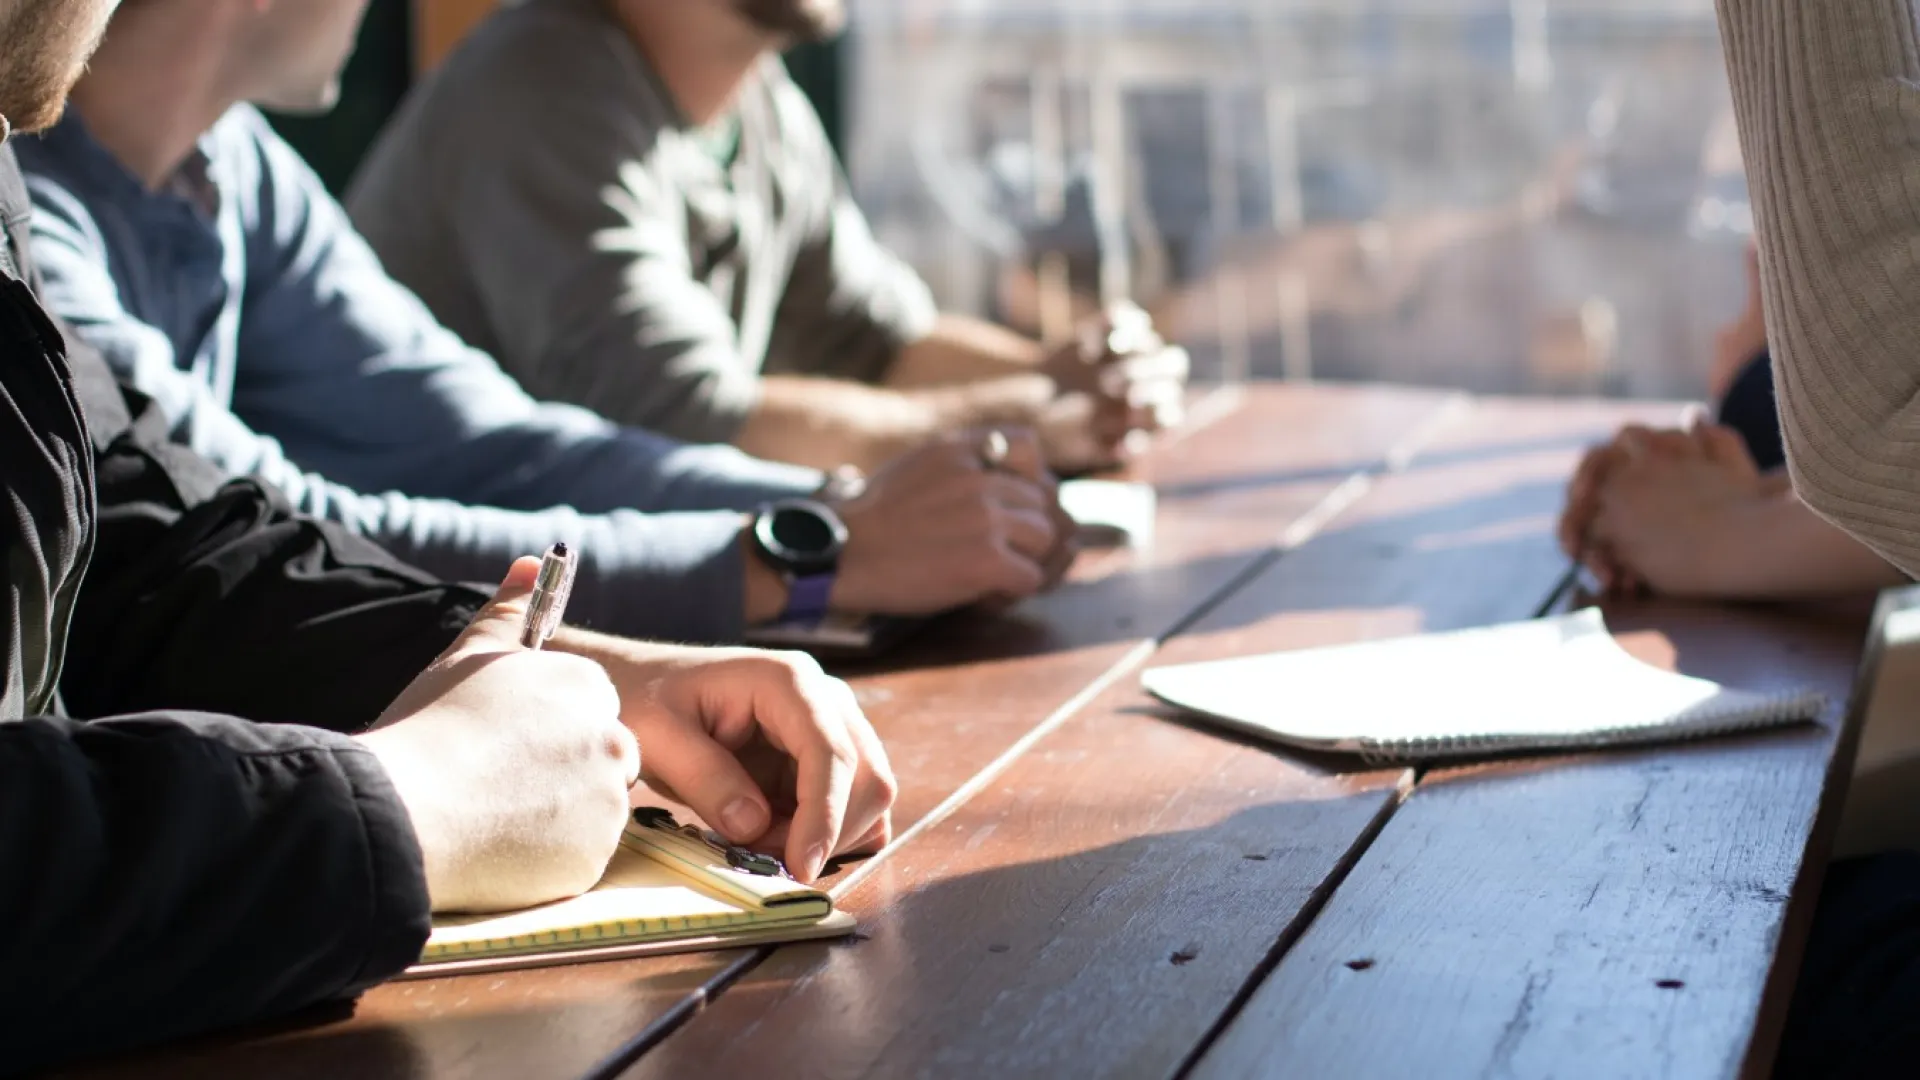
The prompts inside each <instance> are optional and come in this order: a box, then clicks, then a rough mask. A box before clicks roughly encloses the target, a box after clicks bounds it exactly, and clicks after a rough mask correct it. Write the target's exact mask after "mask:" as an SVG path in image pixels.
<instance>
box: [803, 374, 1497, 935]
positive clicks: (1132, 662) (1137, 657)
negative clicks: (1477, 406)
mask: <svg viewBox="0 0 1920 1080" xmlns="http://www.w3.org/2000/svg"><path fill="white" fill-rule="evenodd" d="M1471 403H1472V398H1471V397H1470V396H1469V395H1466V394H1454V395H1449V397H1448V398H1447V400H1446V401H1445V402H1443V403H1442V404H1441V406H1440V407H1439V408H1438V409H1436V410H1435V411H1434V415H1433V417H1432V418H1431V419H1429V420H1428V421H1427V422H1425V423H1423V424H1421V425H1420V426H1419V427H1417V428H1415V429H1414V430H1413V432H1412V433H1411V434H1409V435H1408V436H1407V437H1405V438H1403V439H1401V440H1400V441H1399V442H1396V443H1395V444H1394V445H1393V446H1390V447H1388V448H1387V452H1386V453H1385V454H1383V455H1381V460H1380V462H1379V463H1378V464H1376V465H1371V466H1368V467H1366V468H1364V469H1362V470H1361V471H1358V472H1355V473H1354V474H1353V475H1351V476H1349V477H1347V478H1346V479H1345V480H1343V481H1341V482H1340V484H1339V485H1338V486H1337V487H1335V488H1334V489H1333V490H1332V491H1329V492H1328V493H1327V494H1326V495H1324V496H1322V497H1321V498H1320V500H1319V501H1318V502H1316V503H1314V505H1313V506H1312V507H1311V508H1309V509H1308V510H1307V512H1306V513H1304V514H1302V515H1300V516H1299V517H1298V518H1296V519H1295V520H1294V521H1293V523H1292V524H1290V525H1288V526H1287V528H1286V529H1284V530H1283V531H1282V532H1281V534H1280V536H1279V537H1278V538H1276V539H1275V541H1274V543H1273V544H1272V545H1271V546H1269V547H1268V549H1267V550H1266V551H1263V552H1261V553H1260V554H1259V555H1258V556H1256V557H1255V558H1253V559H1252V560H1251V561H1250V562H1249V563H1248V565H1247V566H1246V567H1244V568H1242V570H1241V572H1240V573H1238V574H1235V575H1234V576H1233V577H1231V578H1229V579H1228V580H1227V581H1225V582H1223V583H1222V584H1221V585H1220V586H1219V587H1218V588H1216V589H1214V590H1213V591H1212V592H1210V593H1208V594H1207V595H1206V596H1205V597H1203V598H1202V599H1201V600H1200V602H1199V603H1197V604H1196V605H1195V606H1194V607H1193V609H1192V610H1191V611H1189V612H1188V613H1187V614H1186V615H1185V616H1183V617H1181V618H1179V619H1176V620H1174V622H1173V624H1172V625H1170V626H1169V627H1167V628H1166V629H1165V630H1162V631H1159V632H1156V633H1155V634H1153V635H1152V636H1150V637H1148V638H1146V639H1144V640H1142V641H1141V642H1140V643H1139V644H1137V645H1135V646H1134V647H1133V648H1132V649H1129V650H1128V651H1127V654H1126V655H1125V656H1122V657H1121V658H1120V659H1118V660H1116V661H1114V663H1113V666H1112V667H1109V668H1108V669H1107V670H1106V671H1103V672H1101V673H1100V674H1099V675H1098V676H1096V677H1095V678H1094V679H1093V681H1092V682H1090V683H1088V684H1087V685H1086V686H1084V687H1082V688H1081V689H1080V691H1079V692H1078V693H1076V694H1074V695H1073V696H1072V697H1071V698H1068V699H1067V700H1066V701H1065V702H1063V703H1062V704H1061V705H1060V707H1059V708H1057V709H1055V710H1054V711H1053V712H1052V713H1050V714H1048V715H1047V716H1046V717H1044V718H1043V719H1041V721H1040V722H1039V723H1038V724H1035V725H1034V726H1033V728H1032V729H1030V730H1029V731H1028V732H1027V733H1026V734H1025V735H1022V736H1021V737H1020V738H1019V739H1018V740H1016V741H1015V742H1014V743H1013V745H1012V746H1009V747H1007V749H1006V750H1004V751H1002V752H1001V754H1000V756H999V757H996V758H994V759H993V760H992V761H990V762H988V763H987V764H986V765H984V766H982V767H981V769H980V770H979V771H978V772H976V773H974V774H973V776H972V777H971V778H969V779H968V780H967V782H966V783H964V784H962V785H960V786H959V787H958V788H956V789H955V790H954V792H953V794H951V795H949V796H947V798H945V799H943V800H942V801H941V802H940V804H939V805H938V806H936V807H934V808H933V809H932V810H930V811H928V813H927V814H926V816H925V817H922V818H921V819H920V820H919V821H917V822H914V823H913V825H912V826H910V827H908V829H907V830H906V831H905V832H903V833H901V834H900V835H899V836H898V837H896V838H895V839H894V842H893V843H891V844H889V845H887V848H886V850H884V851H882V852H880V853H879V854H877V855H875V856H874V857H873V858H871V859H868V860H866V861H865V862H863V863H862V864H861V865H860V867H859V868H858V869H856V870H855V871H854V872H853V873H851V874H849V875H848V876H847V877H846V878H845V879H844V880H842V881H841V882H839V883H838V884H836V885H835V886H834V887H833V889H832V893H833V898H834V900H836V901H839V900H841V899H843V898H844V897H846V896H847V895H848V894H850V893H851V892H852V891H853V890H854V889H856V888H858V887H859V886H860V885H861V883H863V882H865V881H866V880H867V879H868V878H869V877H871V876H873V874H874V873H875V872H877V869H878V867H879V866H880V865H881V863H882V862H883V861H884V860H885V859H886V858H887V856H888V855H889V854H890V853H892V852H895V851H899V850H901V849H903V848H905V847H906V846H907V844H908V842H910V841H911V840H912V839H913V838H914V837H916V836H919V835H921V834H922V833H925V832H926V831H927V830H929V829H932V828H934V827H936V826H938V825H940V824H941V823H942V822H944V821H946V820H947V819H948V818H950V817H952V816H953V814H954V812H955V811H957V810H959V809H960V808H961V807H962V806H965V805H966V804H967V803H968V802H970V801H971V800H972V799H973V797H974V796H975V795H978V794H979V793H980V792H981V791H982V790H983V789H985V788H986V786H987V785H989V784H991V783H993V781H995V780H997V779H999V778H1000V777H1001V776H1002V775H1004V774H1005V773H1006V771H1007V770H1008V769H1009V768H1012V766H1013V764H1014V763H1015V762H1016V761H1018V760H1019V759H1020V758H1021V757H1023V756H1025V754H1026V753H1027V751H1029V750H1031V749H1032V748H1033V746H1034V745H1035V744H1036V743H1038V742H1040V740H1042V739H1044V738H1045V737H1046V736H1047V735H1048V734H1050V733H1052V732H1053V731H1055V730H1057V729H1058V728H1059V727H1060V726H1061V725H1062V724H1064V723H1066V722H1067V721H1068V720H1069V719H1072V718H1073V717H1074V716H1075V715H1077V714H1078V713H1079V712H1080V711H1081V710H1082V709H1084V708H1085V707H1086V706H1087V705H1088V703H1090V702H1091V701H1093V700H1094V699H1095V698H1096V697H1098V696H1100V695H1101V694H1102V693H1104V692H1106V690H1107V689H1109V688H1110V687H1112V686H1113V684H1114V683H1116V682H1118V681H1119V680H1120V679H1121V678H1123V677H1125V676H1126V675H1128V674H1131V673H1132V672H1134V671H1136V670H1138V669H1139V668H1140V667H1141V666H1142V665H1143V664H1145V663H1146V661H1147V659H1148V658H1149V657H1151V656H1152V655H1153V654H1154V653H1155V652H1156V651H1158V650H1159V649H1160V647H1161V646H1163V645H1165V644H1166V643H1167V642H1168V641H1170V640H1172V639H1173V638H1174V637H1177V636H1178V635H1179V634H1180V633H1182V632H1183V631H1185V630H1186V629H1187V628H1189V627H1191V626H1193V625H1194V624H1195V623H1196V622H1197V621H1198V620H1200V619H1202V618H1204V617H1205V616H1206V615H1207V613H1208V612H1211V611H1213V610H1214V609H1215V608H1217V607H1219V606H1220V605H1221V604H1222V603H1224V602H1226V600H1227V598H1228V597H1230V596H1232V595H1233V594H1234V593H1235V592H1236V591H1238V590H1239V589H1240V588H1242V587H1243V586H1245V585H1246V584H1247V582H1249V581H1252V580H1253V579H1254V578H1255V577H1257V576H1258V575H1259V574H1260V573H1262V572H1264V571H1265V570H1267V569H1268V568H1269V567H1271V566H1272V565H1273V564H1274V563H1275V562H1277V561H1279V560H1280V559H1281V558H1282V557H1284V556H1285V555H1286V554H1287V553H1288V552H1291V551H1296V550H1298V549H1299V548H1301V547H1302V546H1304V545H1305V544H1306V543H1307V542H1308V541H1309V540H1312V539H1313V538H1314V537H1315V536H1317V535H1319V534H1320V532H1321V531H1322V530H1324V529H1325V528H1326V527H1327V526H1328V525H1329V524H1331V523H1332V522H1333V521H1334V520H1335V519H1336V518H1338V517H1339V516H1340V515H1341V514H1342V513H1345V512H1346V511H1347V510H1349V509H1351V508H1352V507H1353V506H1354V504H1355V503H1357V502H1359V501H1360V500H1361V499H1362V498H1364V497H1365V496H1366V494H1367V493H1368V492H1370V491H1372V490H1373V488H1374V486H1375V485H1376V484H1377V483H1378V482H1379V480H1380V478H1381V477H1384V476H1390V475H1392V474H1394V473H1397V472H1401V471H1404V470H1405V469H1406V468H1407V466H1408V465H1409V464H1410V463H1411V462H1412V461H1413V459H1414V458H1415V457H1416V456H1417V455H1418V453H1419V451H1420V449H1421V448H1424V447H1425V446H1427V445H1428V444H1430V443H1431V442H1432V441H1433V440H1434V439H1435V438H1437V437H1439V435H1440V433H1441V432H1443V431H1445V430H1446V429H1447V428H1448V427H1450V426H1452V425H1453V424H1454V423H1456V422H1458V421H1459V420H1461V419H1462V418H1463V417H1464V416H1465V415H1466V413H1467V412H1468V411H1470V408H1471Z"/></svg>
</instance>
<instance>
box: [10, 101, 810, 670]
mask: <svg viewBox="0 0 1920 1080" xmlns="http://www.w3.org/2000/svg"><path fill="white" fill-rule="evenodd" d="M17 149H18V153H19V157H20V164H21V166H22V167H23V168H24V169H25V170H26V172H27V174H28V178H29V186H30V188H31V190H32V194H33V201H34V210H35V220H34V226H33V244H34V254H35V257H36V258H37V260H38V261H39V263H40V269H41V272H42V274H43V275H44V277H45V286H46V292H45V296H46V300H47V303H48V305H49V306H50V307H51V308H52V309H53V311H54V312H55V313H56V314H58V315H59V316H60V317H62V318H64V319H65V320H66V321H67V322H69V323H71V324H72V325H73V326H74V328H75V329H76V330H77V331H78V332H79V333H80V334H81V336H83V337H85V338H86V339H87V340H88V341H89V342H91V343H92V344H93V345H94V346H95V347H97V348H98V349H100V350H101V351H102V352H103V353H105V354H106V357H107V360H108V362H109V363H110V364H112V365H113V367H114V369H115V371H116V372H117V373H118V374H119V376H120V377H121V378H123V379H125V380H127V381H129V382H131V383H132V384H133V385H135V386H136V387H138V388H139V389H140V390H142V391H144V392H146V393H147V394H149V395H151V396H153V397H154V398H155V399H156V400H157V401H158V402H159V403H160V405H161V407H162V408H163V409H164V410H165V411H166V413H167V415H168V416H169V417H171V418H172V419H173V421H174V424H175V436H176V437H177V438H178V439H180V440H181V441H183V442H185V443H187V444H188V445H189V446H191V447H193V449H195V450H196V451H198V452H199V453H201V454H203V455H205V456H207V457H208V458H211V459H212V460H213V461H215V462H216V463H218V464H219V465H221V466H222V467H224V468H226V469H227V470H229V471H231V472H233V473H236V474H250V475H254V476H258V477H260V478H262V479H264V480H267V481H269V482H271V483H273V484H276V485H278V486H279V487H280V488H282V489H283V490H285V491H286V492H287V494H288V495H289V496H290V497H291V498H292V499H293V500H294V502H295V503H296V505H298V506H299V507H300V508H301V509H303V510H305V511H307V512H309V513H312V514H314V515H316V516H320V517H325V518H330V519H333V520H337V521H340V522H343V523H345V524H347V525H349V526H352V527H354V528H356V529H358V530H360V531H363V532H365V533H366V534H368V535H370V536H373V537H374V538H376V539H378V540H380V541H382V542H383V543H385V544H386V545H387V546H388V547H390V548H392V549H394V550H395V551H396V552H398V553H399V554H401V555H403V556H404V557H406V558H408V559H410V560H412V561H414V562H416V563H418V564H419V565H421V566H422V567H424V568H426V569H428V570H431V571H433V572H435V573H439V574H442V575H444V576H448V577H454V578H460V579H469V580H488V579H497V578H498V576H499V575H500V574H501V573H503V572H504V570H505V568H506V564H507V562H508V561H509V560H510V559H511V557H512V556H514V555H518V554H528V553H534V552H537V551H538V550H539V549H541V548H543V547H545V546H546V545H547V544H548V543H550V542H552V541H554V540H560V539H564V540H567V541H569V542H570V543H572V544H574V545H576V546H577V547H578V548H579V549H580V550H581V552H582V563H581V566H580V577H579V584H578V586H577V588H576V593H575V595H576V601H575V605H574V608H573V610H572V611H571V612H570V614H571V615H572V616H573V617H574V620H573V621H580V622H586V623H588V624H589V625H597V626H601V627H605V628H608V629H612V630H617V631H620V632H624V633H634V634H656V635H667V636H675V637H682V638H694V639H702V640H725V639H729V638H733V637H736V636H737V635H738V634H739V632H740V628H741V627H740V612H741V608H742V600H741V588H742V584H741V582H742V570H741V565H740V559H741V551H740V545H739V542H738V531H739V523H740V516H739V513H738V512H739V511H741V510H746V509H751V508H752V507H754V506H755V505H757V504H759V503H761V502H764V501H766V500H768V499H770V498H776V497H781V496H787V495H793V494H798V493H802V492H806V491H810V490H813V489H814V488H816V487H818V486H819V484H820V476H819V474H818V473H816V472H814V471H812V470H808V469H798V468H793V467H791V466H786V465H778V464H773V463H770V462H764V461H759V460H757V459H754V458H751V457H748V456H746V455H744V454H741V453H739V452H738V451H736V450H733V449H731V448H729V447H722V446H688V445H684V444H680V443H677V442H674V441H672V440H669V439H666V438H663V437H660V436H657V435H653V434H650V433H647V432H644V431H640V430H637V429H633V428H623V427H619V426H617V425H615V424H613V423H610V422H609V421H606V420H604V419H602V418H600V417H598V416H596V415H594V414H593V413H590V412H587V411H585V410H582V409H578V408H573V407H570V406H565V405H559V404H552V403H542V402H536V401H534V400H533V399H532V398H530V397H528V395H527V394H526V393H525V392H524V391H522V390H521V389H520V387H519V385H518V384H516V383H515V382H514V381H513V380H512V379H511V378H510V377H509V376H507V375H506V374H505V373H503V372H502V371H501V370H500V368H499V367H498V366H497V365H496V364H495V363H494V362H493V360H492V359H491V358H489V357H488V356H486V355H485V354H483V353H480V352H478V351H476V350H473V349H471V348H468V347H467V346H466V345H464V344H463V343H462V342H461V341H460V340H459V339H458V338H456V337H455V336H454V335H453V334H452V333H450V332H448V331H447V330H445V329H444V328H442V327H441V326H440V325H439V323H437V322H436V321H435V320H434V318H433V317H432V315H431V314H430V313H429V312H428V311H427V310H426V308H425V307H424V306H423V305H422V304H421V303H420V302H419V301H418V300H417V299H415V297H414V296H413V294H411V293H410V292H408V291H407V290H406V289H405V288H403V287H401V286H400V285H398V284H397V283H395V282H394V281H393V280H392V279H391V278H389V277H388V276H387V275H386V273H385V272H384V271H383V270H382V269H381V267H380V264H379V261H378V260H377V259H376V258H375V257H374V255H373V254H372V252H371V251H370V250H369V249H368V248H367V246H366V244H365V243H363V242H362V241H361V239H360V237H359V236H358V235H357V234H356V233H355V232H354V230H353V228H352V226H351V225H350V224H349V223H348V222H347V219H346V216H345V214H344V213H343V212H342V211H341V209H340V207H339V205H338V204H337V203H335V202H334V200H333V199H332V197H331V196H329V195H328V194H327V193H326V191H325V189H324V188H323V187H322V185H321V184H320V181H319V179H318V178H317V177H316V176H314V174H313V172H312V171H311V170H310V169H309V168H308V167H307V166H306V164H305V162H303V161H301V160H300V158H299V155H297V154H296V153H295V152H294V151H293V149H292V148H291V147H289V146H287V145H286V143H284V142H283V141H281V140H280V139H279V137H278V136H276V135H275V134H274V133H273V131H272V129H271V128H269V127H268V125H267V123H266V121H265V120H264V119H263V118H262V117H261V116H260V115H259V113H257V112H256V111H255V110H253V109H252V108H249V107H245V106H241V107H237V108H235V109H234V110H232V111H231V112H229V113H228V114H227V115H226V116H225V117H223V118H222V119H221V120H220V121H219V122H218V123H217V124H216V125H215V126H214V127H213V129H212V130H211V131H209V132H208V133H207V134H206V135H205V136H204V137H203V138H202V139H201V140H200V143H199V147H198V150H197V152H196V153H195V155H194V156H193V157H192V158H191V159H190V160H189V161H188V162H187V164H186V165H185V166H184V167H183V168H182V169H181V170H180V172H179V173H178V174H177V175H176V177H175V178H174V181H173V182H172V183H170V184H168V185H165V186H164V187H163V188H162V189H160V190H157V191H150V190H148V189H147V188H146V187H145V186H144V185H143V184H141V183H140V181H139V180H138V179H137V178H135V177H134V176H133V175H132V174H130V173H129V172H128V171H127V170H126V169H125V168H124V167H122V166H121V165H120V163H119V162H118V161H117V160H115V159H114V158H113V157H112V155H111V154H109V153H108V152H107V151H106V150H105V149H104V148H103V147H101V146H100V145H99V144H98V143H97V142H95V141H94V140H93V138H92V137H91V136H90V135H89V134H88V133H87V131H86V129H85V127H84V126H83V124H82V123H81V121H80V120H79V118H78V117H77V116H76V115H75V114H74V113H73V112H71V111H69V113H68V115H67V118H66V119H65V120H63V121H62V122H61V123H60V124H59V125H58V126H56V127H55V128H54V129H53V130H51V131H50V132H48V133H47V134H46V135H44V136H42V137H40V138H38V139H22V140H19V145H18V148H17ZM363 492H369V493H371V492H378V493H382V494H362V493H363ZM635 511H653V512H667V511H671V513H650V514H642V513H636V512H635ZM722 511H725V512H722Z"/></svg>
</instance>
